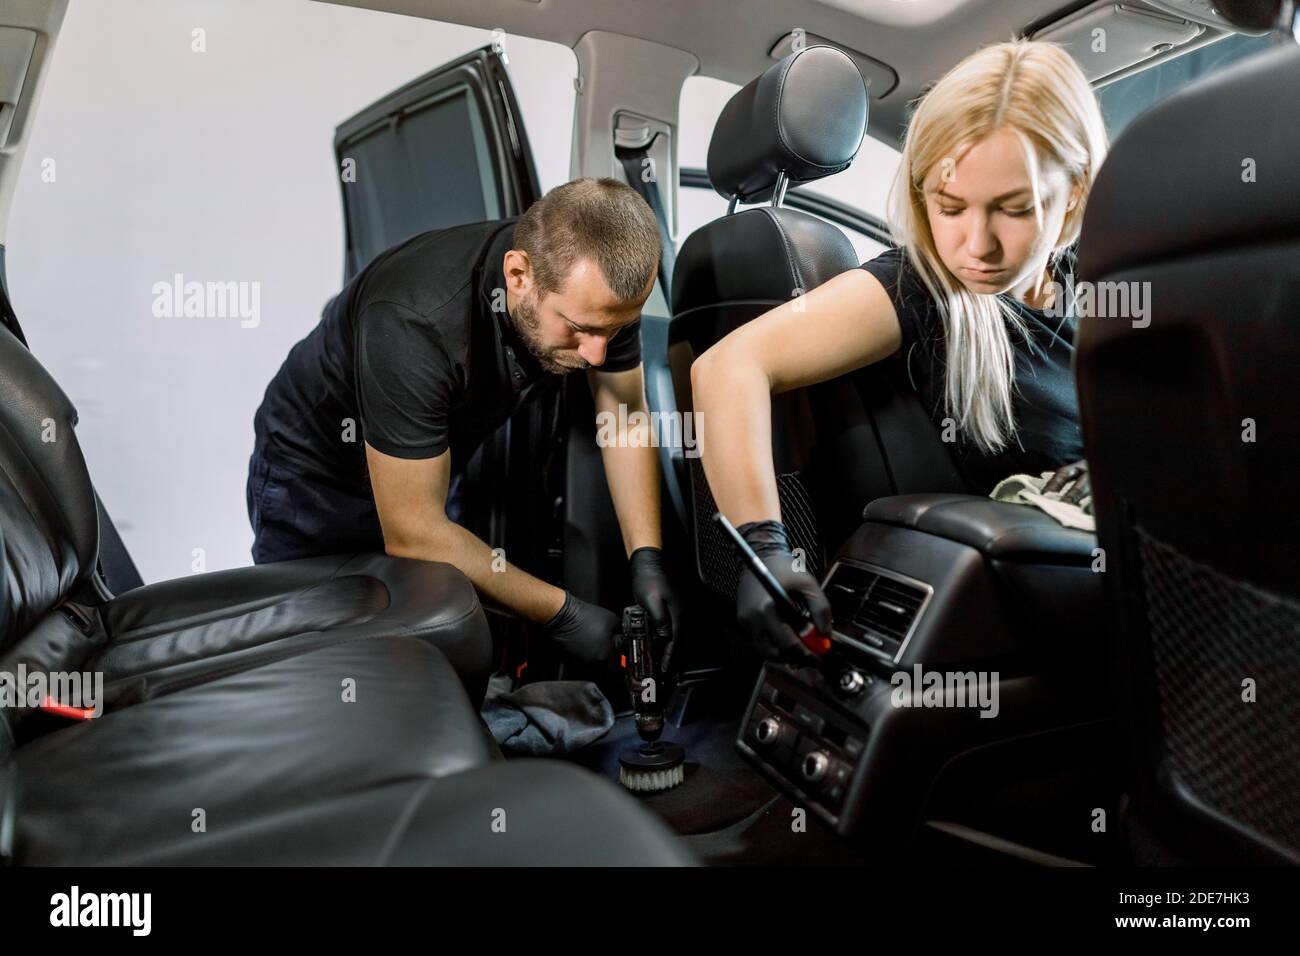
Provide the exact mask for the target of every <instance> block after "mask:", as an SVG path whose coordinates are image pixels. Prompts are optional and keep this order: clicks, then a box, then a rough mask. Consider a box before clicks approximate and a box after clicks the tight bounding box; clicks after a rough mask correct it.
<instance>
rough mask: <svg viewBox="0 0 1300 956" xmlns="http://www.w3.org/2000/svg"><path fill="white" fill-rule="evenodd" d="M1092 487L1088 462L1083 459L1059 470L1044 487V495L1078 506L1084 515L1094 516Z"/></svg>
mask: <svg viewBox="0 0 1300 956" xmlns="http://www.w3.org/2000/svg"><path fill="white" fill-rule="evenodd" d="M1091 485H1092V480H1091V476H1090V475H1089V474H1088V462H1087V461H1086V460H1084V459H1082V458H1081V459H1079V460H1078V461H1076V462H1074V463H1073V464H1069V465H1065V466H1064V467H1062V468H1058V469H1057V470H1056V472H1055V473H1054V474H1053V475H1052V477H1051V478H1049V479H1048V480H1047V484H1045V485H1043V494H1045V495H1048V496H1050V497H1055V498H1059V499H1060V500H1061V501H1065V502H1068V503H1069V504H1072V505H1078V506H1079V509H1080V510H1081V511H1082V512H1083V513H1084V514H1089V515H1090V514H1092V487H1091Z"/></svg>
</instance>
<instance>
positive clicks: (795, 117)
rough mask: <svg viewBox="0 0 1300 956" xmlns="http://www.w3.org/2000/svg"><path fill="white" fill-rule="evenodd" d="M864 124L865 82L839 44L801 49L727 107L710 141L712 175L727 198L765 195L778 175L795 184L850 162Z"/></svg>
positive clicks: (759, 199) (754, 198) (754, 199)
mask: <svg viewBox="0 0 1300 956" xmlns="http://www.w3.org/2000/svg"><path fill="white" fill-rule="evenodd" d="M866 131H867V85H866V83H865V82H863V79H862V74H861V73H860V72H859V71H858V68H857V66H856V65H855V64H854V62H853V60H851V59H850V58H849V56H848V54H846V53H844V52H843V51H841V50H837V49H835V48H834V47H829V46H811V47H806V48H804V49H802V50H796V51H795V52H794V53H791V54H790V55H789V56H787V57H785V58H784V59H783V60H781V61H779V62H778V63H775V64H773V65H772V66H770V67H768V68H767V69H766V70H764V71H763V72H762V73H761V74H760V75H759V76H757V77H755V78H754V79H753V80H750V81H749V82H748V83H746V84H745V85H744V86H743V87H742V88H741V89H740V90H739V91H738V92H737V93H736V95H735V96H733V97H732V98H731V99H730V100H728V101H727V105H726V106H724V107H723V108H722V113H721V115H720V116H719V117H718V122H717V125H716V126H714V128H713V138H712V139H711V140H710V141H709V182H710V183H712V184H713V188H714V189H716V190H717V191H718V192H719V193H721V194H722V196H723V197H724V198H726V199H730V198H732V197H733V196H736V197H738V198H739V199H740V200H741V201H742V202H750V203H752V202H762V201H763V200H766V199H768V198H770V197H771V195H772V190H773V187H774V186H775V185H776V180H777V175H778V174H779V173H781V172H784V173H785V175H786V181H787V185H789V186H791V187H793V186H797V185H799V184H800V183H806V182H811V181H812V180H814V179H821V178H822V177H823V176H830V175H831V174H833V173H838V172H839V171H840V170H842V169H845V168H847V167H848V165H849V163H851V162H853V157H854V156H856V155H857V152H858V147H859V146H861V145H862V137H863V135H864V134H865V133H866Z"/></svg>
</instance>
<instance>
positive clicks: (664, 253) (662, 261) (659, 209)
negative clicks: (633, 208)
mask: <svg viewBox="0 0 1300 956" xmlns="http://www.w3.org/2000/svg"><path fill="white" fill-rule="evenodd" d="M658 138H659V134H658V133H656V134H655V135H654V136H652V137H651V138H650V142H648V143H646V144H645V145H644V146H637V147H632V146H615V147H614V155H615V156H616V157H618V161H619V162H620V163H622V164H623V175H624V176H625V177H626V178H627V183H628V185H629V186H631V187H632V188H633V189H635V190H636V191H637V192H638V193H640V195H641V198H642V199H644V200H645V201H646V204H647V205H648V206H649V207H650V209H651V211H653V212H654V214H655V219H656V220H657V221H658V223H659V245H660V246H661V247H662V249H661V252H660V256H659V285H660V287H661V288H662V289H663V290H664V301H665V302H667V303H668V306H669V308H672V301H673V287H672V283H673V265H674V264H675V263H676V261H677V250H676V248H675V247H674V246H673V237H672V235H671V234H669V232H668V215H667V213H666V212H665V211H664V204H663V199H662V197H661V196H660V195H659V185H658V183H657V182H646V181H645V179H644V178H643V171H644V170H645V168H646V167H645V164H644V161H645V160H646V159H647V158H648V156H649V154H650V147H651V146H653V145H654V144H655V140H656V139H658Z"/></svg>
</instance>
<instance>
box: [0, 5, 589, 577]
mask: <svg viewBox="0 0 1300 956" xmlns="http://www.w3.org/2000/svg"><path fill="white" fill-rule="evenodd" d="M195 28H202V29H203V30H205V31H206V43H207V51H206V52H205V53H195V52H193V51H192V49H191V43H192V32H191V31H193V30H194V29H195ZM489 39H490V37H489V34H488V32H487V31H484V30H477V29H470V28H467V27H459V26H452V25H448V24H440V23H434V22H431V21H427V20H420V19H413V18H408V17H397V16H393V15H388V14H380V13H374V12H371V11H365V10H355V9H350V8H344V7H336V6H330V5H326V4H319V3H310V2H307V0H72V3H71V4H70V5H69V9H68V15H67V19H66V20H65V22H64V26H63V30H62V31H61V33H60V35H59V37H58V40H57V41H56V44H55V49H54V56H53V60H52V64H51V70H50V74H49V77H48V81H47V83H46V87H45V91H44V95H43V97H42V100H41V104H40V109H39V112H38V116H37V118H36V123H35V128H34V130H33V133H32V140H31V143H30V144H29V147H28V150H27V155H26V159H25V161H24V166H23V169H22V172H21V179H20V182H19V185H18V189H17V193H16V195H15V198H14V204H13V208H12V218H11V222H10V228H9V236H8V240H9V242H8V247H9V248H8V271H9V286H10V290H11V293H12V296H13V300H14V307H15V308H16V309H17V311H18V315H19V317H20V320H21V321H22V323H23V328H24V330H25V331H26V333H27V336H28V340H29V341H30V343H31V346H32V349H33V350H34V352H35V353H36V354H37V356H38V357H39V358H40V359H41V361H42V362H43V363H44V364H45V366H46V367H47V368H48V369H49V370H50V372H51V373H52V374H53V375H54V376H55V378H56V379H57V380H58V381H59V382H60V383H61V384H62V386H63V388H64V389H65V390H66V391H67V392H68V395H69V397H70V398H71V399H72V401H73V403H74V404H75V405H76V407H77V408H78V410H79V412H80V416H81V421H80V424H79V426H78V428H77V434H78V437H79V439H80V441H81V444H82V447H83V448H84V450H85V454H86V458H87V460H88V462H89V465H90V470H91V474H92V475H93V476H94V479H95V482H96V485H97V486H98V488H99V491H100V495H101V496H102V497H103V499H104V503H105V504H106V505H107V507H108V509H109V511H110V513H112V515H113V517H114V519H115V521H116V522H117V524H118V526H119V529H120V530H121V532H122V535H123V538H124V539H125V541H126V545H127V547H128V548H129V549H130V551H131V553H132V555H133V557H134V558H135V560H136V563H137V564H138V566H139V568H140V572H141V574H142V575H143V576H144V578H145V580H146V581H156V580H161V579H164V578H169V577H175V576H179V575H182V574H188V573H190V572H191V570H193V564H194V557H193V549H195V548H202V549H203V550H204V554H205V562H206V569H207V570H217V569H220V568H227V567H236V566H240V565H246V564H249V563H250V561H251V559H250V557H249V553H248V549H249V546H250V545H251V543H252V532H251V530H250V529H249V527H248V517H247V512H246V510H245V504H244V481H245V478H246V475H247V467H248V455H249V453H250V452H251V451H252V444H253V412H254V410H255V409H256V408H257V406H258V404H259V403H260V402H261V398H262V393H263V390H264V389H265V387H266V384H267V382H269V381H270V379H271V377H272V376H273V375H274V374H275V371H276V369H278V368H279V366H280V363H281V362H282V361H283V360H284V357H285V356H286V355H287V354H288V351H289V349H290V347H291V346H292V345H293V343H294V342H296V341H297V340H298V339H300V338H302V336H303V335H305V334H306V333H307V332H308V331H310V329H311V328H312V327H313V326H314V325H315V324H316V322H317V321H318V319H319V316H320V310H321V307H322V306H323V305H324V304H325V302H326V301H327V300H328V299H329V297H330V296H332V295H333V294H334V293H335V292H337V291H338V288H339V285H340V282H341V279H342V268H343V223H342V212H341V207H340V187H339V182H338V179H337V177H336V172H335V169H334V160H333V151H332V142H333V133H334V127H335V126H336V125H337V124H338V123H339V122H340V121H342V120H343V119H345V118H347V117H348V116H350V115H352V114H353V113H355V112H356V111H357V110H359V109H361V108H362V107H364V106H366V105H367V104H369V103H371V102H372V101H374V100H375V99H377V98H379V97H380V96H383V95H384V94H386V93H388V92H389V91H390V90H393V89H395V88H396V87H398V86H401V85H402V84H404V83H406V82H407V81H408V80H411V79H413V78H415V77H416V76H419V75H421V74H423V73H425V72H428V71H429V70H430V69H433V68H434V67H436V66H438V65H440V64H442V63H444V62H446V61H447V60H450V59H453V58H454V57H456V56H459V55H460V54H462V53H465V52H467V51H469V50H471V49H474V48H475V47H478V46H482V45H483V44H485V43H487V42H488V41H489ZM507 52H508V54H509V56H510V69H511V72H512V74H513V77H514V80H515V86H516V92H517V94H518V96H519V99H520V108H521V109H522V111H523V114H524V117H525V123H526V127H527V131H528V135H529V136H530V138H531V139H532V143H533V148H534V153H535V154H536V158H537V164H538V174H539V177H540V179H541V183H542V187H543V188H549V187H550V186H553V185H556V184H558V183H561V182H564V181H565V180H567V179H568V173H569V147H570V138H571V136H572V124H573V77H574V75H575V72H576V63H575V60H574V56H573V53H572V52H571V51H570V50H568V49H566V48H564V47H562V46H559V45H556V44H550V43H543V42H540V41H536V40H530V39H528V38H522V37H508V38H507ZM46 160H53V161H54V166H53V169H54V173H55V181H54V182H44V181H42V171H43V169H48V168H49V166H48V164H46V163H45V161H46ZM178 272H179V273H182V274H183V275H184V276H185V277H186V279H187V280H198V281H204V282H206V281H240V282H254V281H256V282H260V283H261V322H260V325H258V326H257V327H256V328H241V327H240V321H239V319H238V318H228V319H214V318H207V319H194V318H191V319H184V318H176V319H171V318H155V317H154V315H153V314H152V303H153V293H152V287H153V284H154V283H155V282H159V281H170V280H171V277H172V276H173V274H174V273H178Z"/></svg>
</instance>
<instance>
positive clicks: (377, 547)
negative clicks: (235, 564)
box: [245, 451, 463, 564]
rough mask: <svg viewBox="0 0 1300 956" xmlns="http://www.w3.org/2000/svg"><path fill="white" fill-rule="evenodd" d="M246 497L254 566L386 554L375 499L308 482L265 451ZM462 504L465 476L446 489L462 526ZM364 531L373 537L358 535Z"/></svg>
mask: <svg viewBox="0 0 1300 956" xmlns="http://www.w3.org/2000/svg"><path fill="white" fill-rule="evenodd" d="M245 496H246V499H247V505H248V520H249V522H250V523H251V524H252V526H253V549H252V554H253V563H254V564H267V563H269V562H272V561H291V560H293V559H294V558H309V557H314V556H316V555H322V554H345V553H350V552H358V551H383V550H384V536H383V532H382V531H381V530H380V526H379V515H378V513H377V512H376V511H375V503H374V500H373V499H371V498H369V497H366V498H359V497H357V496H356V495H353V494H350V493H349V492H348V491H346V490H344V489H341V488H335V487H331V486H329V485H325V484H321V483H319V482H315V481H311V480H308V479H305V478H303V477H302V476H301V475H297V474H294V473H293V472H292V471H290V470H288V469H286V468H282V467H280V466H279V465H276V464H275V463H273V462H271V461H269V460H268V459H267V458H266V457H265V456H264V455H263V454H262V453H261V452H260V451H254V452H253V454H252V457H251V458H249V461H248V484H247V486H246V488H245ZM462 500H463V497H462V494H461V475H460V474H455V475H453V476H452V479H451V484H450V486H449V487H448V489H447V507H446V511H447V517H448V518H450V519H451V520H452V521H455V522H456V523H458V524H459V523H460V519H461V504H462ZM365 528H372V529H373V531H371V532H367V531H364V530H357V529H365ZM340 529H348V530H346V531H340Z"/></svg>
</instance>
